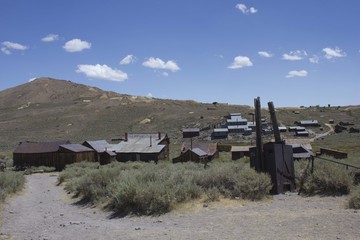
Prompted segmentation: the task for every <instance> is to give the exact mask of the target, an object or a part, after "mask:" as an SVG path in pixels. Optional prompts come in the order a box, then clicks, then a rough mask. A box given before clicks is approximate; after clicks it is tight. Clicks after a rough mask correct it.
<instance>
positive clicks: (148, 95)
mask: <svg viewBox="0 0 360 240" xmlns="http://www.w3.org/2000/svg"><path fill="white" fill-rule="evenodd" d="M146 96H147V97H148V98H153V97H154V96H153V95H152V93H148V94H147V95H146Z"/></svg>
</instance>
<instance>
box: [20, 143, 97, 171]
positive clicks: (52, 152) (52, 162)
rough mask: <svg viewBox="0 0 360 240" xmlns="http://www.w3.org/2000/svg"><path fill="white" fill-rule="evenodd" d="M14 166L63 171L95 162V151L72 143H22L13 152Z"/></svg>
mask: <svg viewBox="0 0 360 240" xmlns="http://www.w3.org/2000/svg"><path fill="white" fill-rule="evenodd" d="M13 159H14V166H15V167H17V168H26V167H39V166H46V167H54V168H55V169H56V170H57V171H61V170H63V169H64V168H65V166H66V165H67V164H71V163H74V162H80V161H95V156H94V150H92V149H90V148H87V147H85V146H83V145H81V144H71V143H70V141H55V142H28V141H27V142H21V143H20V144H19V146H18V147H17V148H16V149H15V150H14V152H13Z"/></svg>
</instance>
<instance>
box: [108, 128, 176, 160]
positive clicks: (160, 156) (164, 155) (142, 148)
mask: <svg viewBox="0 0 360 240" xmlns="http://www.w3.org/2000/svg"><path fill="white" fill-rule="evenodd" d="M169 145H170V140H169V137H168V135H167V134H163V133H160V132H159V133H143V134H128V133H125V137H124V141H121V142H120V143H118V144H111V150H112V151H114V152H115V153H116V160H118V161H119V162H127V161H145V162H149V161H155V162H157V161H160V160H169Z"/></svg>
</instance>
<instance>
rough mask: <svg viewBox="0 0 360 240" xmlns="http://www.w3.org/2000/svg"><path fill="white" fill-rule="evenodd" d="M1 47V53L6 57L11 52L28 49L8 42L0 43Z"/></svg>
mask: <svg viewBox="0 0 360 240" xmlns="http://www.w3.org/2000/svg"><path fill="white" fill-rule="evenodd" d="M1 45H2V47H1V51H2V52H3V53H4V54H6V55H10V54H11V53H12V52H11V50H20V51H23V50H26V49H28V47H27V46H25V45H22V44H20V43H15V42H9V41H5V42H2V43H1Z"/></svg>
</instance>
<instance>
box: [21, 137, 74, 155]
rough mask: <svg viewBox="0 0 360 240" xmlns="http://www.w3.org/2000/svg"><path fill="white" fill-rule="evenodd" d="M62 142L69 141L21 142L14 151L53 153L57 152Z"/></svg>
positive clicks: (67, 142) (68, 142) (66, 142)
mask: <svg viewBox="0 0 360 240" xmlns="http://www.w3.org/2000/svg"><path fill="white" fill-rule="evenodd" d="M63 144H70V141H68V140H66V141H56V142H21V143H20V144H19V146H18V147H17V148H16V149H15V150H14V153H53V152H57V151H58V150H59V147H60V145H63Z"/></svg>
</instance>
